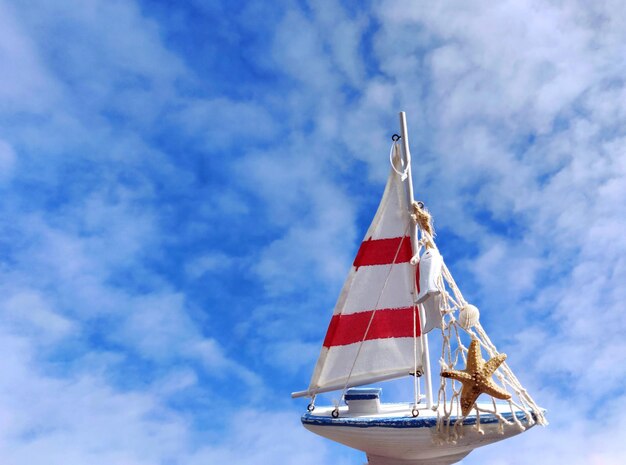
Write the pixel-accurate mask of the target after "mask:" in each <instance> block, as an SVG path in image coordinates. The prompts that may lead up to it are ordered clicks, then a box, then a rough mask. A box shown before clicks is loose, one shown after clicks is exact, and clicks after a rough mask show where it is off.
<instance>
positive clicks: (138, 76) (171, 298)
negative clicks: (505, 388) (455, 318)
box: [0, 0, 626, 464]
mask: <svg viewBox="0 0 626 465" xmlns="http://www.w3.org/2000/svg"><path fill="white" fill-rule="evenodd" d="M0 13H1V14H0V18H1V19H0V25H1V26H2V27H0V44H2V45H0V58H1V60H0V61H2V62H3V63H5V64H6V65H7V66H4V67H2V69H1V70H0V80H1V81H2V83H3V85H2V86H0V121H2V127H3V130H2V133H1V134H0V137H1V140H0V171H1V172H2V174H1V175H0V179H1V181H2V183H3V184H2V190H3V202H2V204H1V205H0V207H1V208H2V215H1V217H2V219H1V220H0V222H1V223H2V228H1V230H2V233H1V234H0V278H1V281H0V282H1V283H2V284H1V286H0V288H1V289H2V291H3V294H2V298H1V299H0V318H1V320H2V323H3V331H4V334H3V338H2V341H3V342H2V345H3V347H2V349H3V353H5V354H8V355H7V357H5V358H4V359H3V372H4V373H5V376H4V377H3V381H2V383H1V384H2V386H0V389H2V391H1V392H0V404H2V411H3V412H6V413H5V418H7V419H8V420H7V421H6V422H5V423H3V425H0V431H1V434H2V435H3V441H2V444H3V446H2V449H1V450H0V455H1V456H2V457H3V458H4V460H5V461H6V462H7V463H16V464H17V463H29V464H33V463H39V462H42V461H43V460H44V459H45V460H46V463H51V462H55V460H56V461H63V462H64V463H74V462H75V463H86V462H88V463H100V462H102V463H104V462H105V461H106V462H107V463H129V464H130V463H133V464H144V463H146V464H147V463H163V462H167V461H170V462H172V463H177V461H180V462H181V463H195V462H198V463H200V462H201V461H202V462H203V463H206V462H211V463H212V462H216V461H218V460H221V461H235V462H238V463H247V461H250V462H252V461H254V462H255V463H266V462H267V463H270V462H271V463H276V462H277V461H280V462H287V463H299V464H303V463H309V462H311V461H312V460H315V461H316V462H317V463H329V462H331V461H333V463H336V462H337V461H339V462H340V463H360V462H362V460H363V458H362V456H361V455H360V454H355V453H353V452H350V451H347V450H345V449H342V448H339V447H336V448H335V446H332V445H329V444H327V443H325V442H322V441H318V440H317V438H315V437H314V436H312V435H309V434H308V433H306V432H305V431H304V430H303V429H302V428H300V427H299V426H297V423H298V421H297V414H296V413H295V412H293V411H291V410H292V408H293V407H292V404H290V403H289V404H288V402H290V400H289V399H288V398H287V395H286V394H285V396H283V397H284V399H283V397H281V396H282V395H283V393H288V392H290V391H292V390H295V389H299V388H300V386H304V385H306V383H307V381H308V375H309V372H308V369H309V368H312V363H313V361H314V358H315V355H316V352H317V349H316V347H319V343H320V342H321V339H322V337H323V331H324V330H325V327H326V325H327V322H328V317H329V316H330V309H331V308H332V305H333V301H334V298H335V296H336V294H337V292H338V291H339V288H340V286H341V283H342V281H343V279H344V276H345V273H346V271H347V270H348V268H349V266H350V263H351V261H352V258H353V254H354V252H355V250H356V247H357V246H358V241H359V240H360V238H361V234H362V233H363V232H364V231H365V229H366V227H367V223H368V222H369V220H370V218H371V215H372V214H373V212H374V210H375V208H376V204H377V201H378V196H379V193H380V192H382V186H383V182H384V178H385V176H386V174H387V171H388V166H387V162H386V158H387V154H388V149H389V146H388V144H389V137H390V136H391V134H392V133H394V132H397V114H396V112H397V110H400V109H404V110H406V111H407V112H408V114H409V126H410V131H411V144H412V151H413V158H414V175H415V181H416V191H417V193H418V194H417V195H418V196H419V197H420V198H421V199H423V200H425V201H426V203H427V204H428V205H429V207H430V209H431V211H433V212H434V214H435V218H436V226H437V228H438V231H439V241H440V242H439V243H440V245H441V247H442V250H443V252H444V256H445V258H446V259H447V261H448V262H449V265H450V266H451V268H452V269H453V271H454V272H455V276H456V278H457V281H458V282H459V284H460V286H461V288H462V290H463V291H464V292H465V294H466V296H467V297H468V298H470V299H471V300H472V301H473V302H474V303H475V304H477V305H478V306H479V307H480V308H481V314H482V318H483V322H485V323H486V325H487V326H488V329H489V331H490V334H491V335H492V338H493V339H494V340H495V342H496V343H497V345H498V346H499V347H500V348H501V349H502V350H503V351H506V352H508V353H509V359H510V361H511V366H512V367H513V368H514V370H515V371H516V373H518V374H519V375H520V378H521V379H522V380H523V381H524V383H525V384H527V385H528V387H529V389H530V390H531V392H532V393H533V394H535V396H536V398H537V400H538V402H539V403H540V404H542V405H544V406H546V407H548V409H549V415H550V418H552V425H551V426H550V427H549V428H548V429H546V430H540V429H536V430H533V431H532V432H530V433H528V434H525V435H522V436H520V437H519V438H518V439H515V440H512V441H511V442H507V443H506V444H505V445H503V446H501V447H500V446H493V447H489V448H485V450H484V451H483V450H480V451H477V452H475V453H474V454H472V455H470V456H469V457H468V458H467V459H466V460H465V462H467V463H473V462H475V461H478V460H481V461H484V460H485V458H488V460H491V461H492V462H493V463H521V462H522V461H526V459H527V458H529V460H531V459H532V460H535V461H543V463H551V462H546V460H550V461H552V462H554V463H556V462H558V461H560V460H561V459H562V458H563V457H567V459H568V460H569V461H570V462H569V463H572V464H575V463H594V461H595V462H597V463H600V462H602V463H611V461H614V462H615V463H617V461H618V458H620V457H621V456H622V455H623V451H622V450H621V448H620V447H619V441H612V442H611V445H610V447H607V446H606V445H603V438H604V435H603V432H601V431H600V430H599V429H597V425H599V424H600V423H601V419H600V418H599V417H598V416H597V414H596V413H595V412H597V411H602V412H606V411H610V409H611V408H612V407H611V405H612V404H611V402H610V401H608V400H606V399H608V398H609V396H611V398H618V399H619V398H620V396H622V397H623V392H622V391H623V389H622V386H623V385H624V380H625V378H624V371H623V370H619V369H615V368H614V367H615V366H621V365H623V363H621V365H620V362H623V357H622V356H621V355H620V354H621V353H624V350H622V349H623V343H622V334H621V333H622V332H623V328H624V327H625V326H626V321H625V320H624V317H623V312H621V302H623V301H624V297H625V296H624V290H623V285H622V283H623V282H624V281H625V280H626V275H625V273H626V269H625V266H624V259H623V257H624V256H625V252H626V242H625V240H624V239H623V234H622V232H623V230H624V228H625V226H626V224H624V218H626V215H625V213H626V212H625V211H624V205H623V201H622V199H623V198H624V194H626V192H624V186H626V183H625V182H624V181H625V177H626V164H625V162H624V160H625V159H626V157H624V153H623V152H624V151H623V149H622V147H623V145H624V139H625V134H624V131H623V127H624V122H625V121H624V119H625V117H626V113H625V112H624V108H623V105H621V102H622V101H623V97H624V92H625V87H624V85H623V74H624V69H623V60H622V55H623V53H622V52H623V50H622V48H623V47H622V44H623V42H624V30H625V29H624V27H623V26H624V22H625V21H626V16H624V15H623V14H622V9H621V7H620V5H619V4H618V3H611V2H609V3H603V4H594V5H587V4H584V3H571V4H567V5H564V4H558V3H552V2H541V1H515V2H514V1H508V2H505V3H503V4H501V5H498V6H497V7H493V5H487V4H486V3H484V2H480V1H476V2H469V3H467V2H466V3H463V5H461V4H440V5H432V6H431V7H429V8H424V7H423V6H420V5H412V4H407V3H406V2H398V1H395V0H394V1H391V0H390V1H387V2H383V3H381V4H379V5H360V6H358V7H355V8H352V7H351V8H348V7H347V6H345V5H343V4H340V3H338V2H334V1H329V2H324V3H322V4H319V5H318V4H312V3H311V4H306V5H305V4H294V3H291V2H281V3H280V4H278V5H274V6H267V5H265V4H261V2H252V3H250V4H249V5H247V6H246V7H245V8H243V9H241V11H239V8H237V11H234V9H233V8H231V7H229V6H228V5H225V4H224V5H216V6H215V7H213V6H207V5H200V6H195V7H192V6H189V5H182V4H181V5H178V4H177V5H173V4H172V5H167V6H164V5H155V4H152V3H149V2H148V3H146V2H126V3H124V2H102V1H96V0H91V1H88V2H70V3H65V4H54V5H52V4H49V3H46V2H39V1H32V2H28V3H26V4H24V5H16V4H15V5H14V4H12V5H8V4H7V3H6V2H5V3H2V4H0ZM207 31H209V32H207ZM309 365H310V366H309ZM294 386H295V387H294ZM261 398H264V399H265V401H266V400H267V399H271V400H272V401H273V402H274V403H275V404H277V407H276V410H273V411H271V412H268V411H266V410H264V409H260V408H255V407H254V404H255V403H258V402H260V401H261ZM572 405H573V406H575V408H574V411H575V415H578V416H576V417H575V418H573V419H572V418H570V417H571V416H574V414H571V412H572V407H571V406H572ZM220 408H221V409H222V410H223V411H232V412H234V413H233V415H232V417H221V418H218V419H217V423H215V422H213V420H214V418H212V417H211V414H210V412H214V411H215V410H216V409H220ZM207 412H209V413H207ZM570 414H571V415H570ZM210 417H211V418H210ZM607 421H608V420H607ZM610 421H611V422H612V424H613V425H614V427H613V431H615V433H607V435H608V436H609V437H611V438H612V437H617V436H618V435H619V434H620V433H622V432H623V431H624V428H625V426H624V425H623V422H622V421H620V419H619V418H617V417H616V418H613V417H610ZM611 434H614V436H611ZM275 437H281V438H287V440H284V441H280V442H278V443H276V441H275V440H274V438H275ZM583 443H584V444H587V445H588V448H587V449H585V450H583V449H582V447H581V448H580V449H576V448H574V449H573V450H574V451H575V452H576V454H574V453H571V454H570V453H569V451H568V450H566V449H564V448H562V447H561V446H559V445H558V444H583ZM59 445H63V448H61V447H60V446H59ZM242 445H245V446H247V448H246V449H245V451H246V453H245V454H243V453H242V449H243V446H242ZM505 447H506V449H504V448H505ZM313 451H317V452H316V453H314V452H313ZM520 451H521V452H520ZM61 453H63V454H64V455H63V459H61V458H60V457H61V455H60V454H61ZM544 459H545V460H544ZM242 460H243V461H244V462H242ZM516 461H517V462H516Z"/></svg>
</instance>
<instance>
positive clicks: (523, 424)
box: [412, 202, 548, 442]
mask: <svg viewBox="0 0 626 465" xmlns="http://www.w3.org/2000/svg"><path fill="white" fill-rule="evenodd" d="M412 216H413V220H414V222H415V223H416V224H417V225H418V229H419V233H420V237H419V244H420V246H423V247H425V248H431V247H432V248H436V245H435V242H434V239H433V237H434V229H433V227H432V218H431V216H430V213H428V211H427V210H426V209H425V208H424V207H423V205H422V204H420V203H417V202H416V203H414V204H413V215H412ZM437 287H438V289H439V291H440V293H441V294H440V299H439V301H440V307H439V310H440V312H441V316H442V323H441V337H442V347H441V358H440V360H439V364H440V367H441V370H442V371H443V370H446V371H447V370H457V369H463V368H465V367H466V366H467V361H468V360H467V359H468V351H469V349H468V347H467V346H466V345H465V343H464V342H463V341H464V340H467V339H469V340H470V341H471V340H477V341H478V343H479V347H480V349H481V352H482V351H484V352H486V353H487V354H488V356H489V358H494V357H496V356H498V354H499V352H498V350H497V349H496V347H495V345H494V344H493V342H491V339H489V336H488V335H487V333H486V332H485V330H484V329H483V327H482V326H481V324H480V322H479V321H478V309H476V307H473V306H472V305H470V304H469V303H468V302H467V301H466V300H465V298H464V297H463V294H462V293H461V291H460V289H459V287H458V286H457V284H456V282H455V281H454V278H453V277H452V274H451V273H450V271H449V270H448V268H447V266H446V264H445V262H444V263H443V266H442V272H441V275H440V276H439V278H438V281H437ZM468 310H472V311H469V312H468ZM493 377H494V378H495V379H496V380H497V381H498V383H499V384H500V386H503V387H504V388H505V389H506V390H507V391H508V392H509V393H510V394H511V398H510V399H509V400H506V401H505V402H506V403H508V409H510V412H511V415H510V418H508V417H509V415H507V418H505V417H504V416H503V415H502V408H500V409H497V407H496V400H495V399H494V398H493V397H491V396H489V395H487V394H482V395H481V397H482V398H488V399H490V400H491V401H490V402H484V401H481V402H480V404H479V403H478V401H477V402H476V404H475V405H474V407H473V410H472V413H476V416H477V418H476V424H475V426H472V427H473V428H476V429H477V430H478V431H479V432H482V430H481V415H482V416H485V415H489V416H490V417H492V418H493V416H495V417H496V418H497V420H498V425H499V428H500V430H501V431H503V429H504V428H505V427H517V428H519V429H520V430H525V429H527V428H530V427H531V426H533V425H547V424H548V423H547V421H546V418H545V416H544V412H543V410H542V409H541V408H540V407H539V406H538V405H537V404H536V403H535V401H534V400H533V399H532V398H531V397H530V395H529V394H528V392H527V391H526V389H524V387H523V386H522V384H521V383H520V382H519V380H518V379H517V377H516V376H515V375H514V374H513V372H512V371H511V369H510V368H509V366H508V365H507V363H506V362H502V364H501V365H500V366H499V367H498V368H497V369H496V371H495V372H494V374H493ZM440 379H441V381H440V385H439V390H438V393H437V398H436V399H435V404H434V407H433V409H436V411H437V433H438V436H439V438H438V439H439V441H442V442H454V441H456V440H457V439H458V438H459V437H462V436H463V428H464V425H463V421H464V419H465V416H463V415H461V410H462V409H461V391H462V388H463V385H462V384H461V383H460V382H459V381H456V380H454V379H450V378H446V377H444V376H441V377H440ZM501 402H502V401H500V402H499V404H500V405H502V404H501ZM518 411H521V412H522V413H523V415H520V418H518V416H517V415H516V412H518ZM465 427H467V426H465Z"/></svg>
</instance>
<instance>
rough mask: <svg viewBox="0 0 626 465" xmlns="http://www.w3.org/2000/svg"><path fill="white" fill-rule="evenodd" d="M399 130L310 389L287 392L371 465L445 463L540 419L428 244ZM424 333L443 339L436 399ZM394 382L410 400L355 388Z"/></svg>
mask: <svg viewBox="0 0 626 465" xmlns="http://www.w3.org/2000/svg"><path fill="white" fill-rule="evenodd" d="M400 126H401V133H402V137H400V136H394V138H393V145H392V148H391V153H390V157H389V158H390V163H391V172H390V174H389V178H388V180H387V185H386V187H385V192H384V194H383V197H382V200H381V202H380V205H379V207H378V211H377V212H376V215H375V216H374V219H373V221H372V223H371V225H370V227H369V229H368V231H367V233H366V235H365V239H364V240H363V242H362V243H361V246H360V248H359V251H358V253H357V255H356V258H355V259H354V263H353V266H352V269H351V270H350V273H349V274H348V277H347V279H346V282H345V284H344V286H343V289H342V291H341V294H340V295H339V299H338V301H337V304H336V306H335V310H334V312H333V316H332V318H331V321H330V325H329V327H328V331H327V333H326V337H325V339H324V342H323V344H322V350H321V354H320V357H319V359H318V361H317V364H316V366H315V369H314V372H313V376H312V379H311V383H310V385H309V388H308V389H307V390H305V391H301V392H296V393H293V394H292V396H293V397H305V396H306V397H310V398H311V403H310V404H309V406H308V408H307V410H308V411H307V413H305V414H304V415H303V417H302V423H303V424H304V426H305V427H306V428H307V429H309V430H311V431H313V432H314V433H317V434H319V435H321V436H324V437H327V438H329V439H332V440H334V441H337V442H340V443H343V444H345V445H348V446H350V447H353V448H355V449H359V450H362V451H364V452H365V453H366V454H367V458H368V461H369V463H370V464H371V465H417V464H451V463H455V462H457V461H459V460H461V459H462V458H463V457H465V456H466V455H467V454H469V453H470V452H471V451H472V450H473V449H475V448H477V447H479V446H483V445H486V444H490V443H493V442H496V441H500V440H502V439H506V438H508V437H511V436H514V435H516V434H519V433H520V432H522V431H525V430H527V429H528V428H530V427H532V426H534V425H536V424H542V425H543V424H546V420H545V418H544V412H543V410H542V409H541V408H539V407H538V406H537V404H535V402H534V401H533V400H532V398H531V397H530V396H529V395H528V393H527V392H526V390H525V389H524V388H523V387H522V385H521V384H520V383H519V381H518V380H517V378H516V377H515V375H514V374H513V373H512V372H511V370H510V369H509V367H508V366H507V364H506V362H505V361H504V360H505V358H506V355H504V354H500V353H498V351H497V350H496V348H495V346H494V345H493V344H492V343H491V341H490V340H489V337H488V336H487V334H486V333H485V331H484V330H483V328H482V326H481V325H480V322H479V312H478V309H477V308H476V307H474V306H473V305H470V304H469V303H468V302H466V301H465V299H464V298H463V295H462V294H461V291H460V290H459V288H458V286H457V285H456V283H455V282H454V279H453V278H452V275H451V274H450V272H449V270H448V269H447V267H446V265H445V263H444V260H443V258H442V256H441V254H440V253H439V251H438V249H437V246H436V244H435V242H434V239H433V230H432V226H431V222H430V215H429V214H428V212H427V211H426V209H425V208H424V207H423V205H422V204H421V203H418V202H415V201H414V198H413V184H412V178H411V165H410V152H409V143H408V136H407V129H406V118H405V115H404V112H402V113H400ZM400 141H401V142H402V146H401V145H400V143H399V142H400ZM433 329H436V331H433V332H432V333H431V335H432V334H437V335H438V336H439V337H440V338H441V357H440V365H441V367H440V370H438V375H439V376H438V377H437V378H438V380H439V388H438V391H437V393H436V395H433V391H432V387H431V385H432V380H431V377H432V375H431V364H430V358H429V345H428V336H429V335H428V334H427V333H428V332H429V331H431V330H433ZM484 354H486V356H487V360H484V359H483V355H484ZM401 377H409V378H410V377H412V379H413V391H414V395H413V399H412V402H408V403H404V404H385V403H381V402H380V392H381V389H379V388H371V387H370V388H363V387H358V386H364V385H368V384H372V383H376V382H380V381H384V380H390V379H395V378H401ZM422 384H423V386H422ZM422 389H423V390H424V395H422V394H421V391H422ZM330 391H338V392H339V393H340V397H341V400H342V401H344V402H345V403H346V404H347V405H345V406H343V405H339V403H337V404H336V405H330V406H327V407H321V406H316V405H315V397H316V396H317V395H318V394H320V393H324V392H330Z"/></svg>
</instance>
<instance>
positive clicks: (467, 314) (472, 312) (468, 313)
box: [458, 304, 480, 329]
mask: <svg viewBox="0 0 626 465" xmlns="http://www.w3.org/2000/svg"><path fill="white" fill-rule="evenodd" d="M479 318H480V312H479V311H478V308H476V307H475V306H474V305H471V304H467V305H466V306H464V307H463V308H462V309H461V310H460V311H459V318H458V321H459V324H460V325H461V327H462V328H464V329H470V328H471V327H472V326H476V325H477V324H478V319H479Z"/></svg>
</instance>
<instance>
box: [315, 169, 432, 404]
mask: <svg viewBox="0 0 626 465" xmlns="http://www.w3.org/2000/svg"><path fill="white" fill-rule="evenodd" d="M403 182H406V181H403V180H402V179H401V176H400V175H399V174H398V173H397V172H396V171H395V170H391V173H390V175H389V178H388V180H387V185H386V187H385V192H384V194H383V198H382V200H381V202H380V205H379V207H378V211H377V212H376V215H375V216H374V219H373V221H372V224H371V225H370V227H369V229H368V231H367V234H366V235H365V238H364V240H363V242H362V243H361V246H360V248H359V251H358V253H357V255H356V258H355V259H354V263H353V266H352V269H351V270H350V273H349V275H348V278H347V279H346V282H345V284H344V286H343V289H342V291H341V294H340V295H339V299H338V301H337V304H336V306H335V310H334V312H333V316H332V319H331V322H330V325H329V327H328V331H327V334H326V338H325V339H324V344H323V346H322V351H321V354H320V357H319V359H318V361H317V365H316V367H315V370H314V372H313V377H312V379H311V383H310V385H309V389H308V393H309V395H314V394H315V393H318V392H324V391H329V390H334V389H342V388H343V387H350V386H357V385H362V384H367V383H370V382H374V381H378V380H382V379H391V378H395V377H401V376H406V375H408V374H409V373H411V372H414V371H415V370H416V369H417V370H421V369H422V353H421V347H422V344H421V342H420V340H419V337H420V317H419V310H418V308H417V306H416V305H415V304H414V296H415V286H416V283H415V279H416V275H415V273H416V269H415V266H414V265H411V264H410V260H411V257H412V256H413V250H412V246H411V237H410V234H412V231H411V228H414V226H413V224H412V221H411V219H410V216H409V209H408V201H407V194H406V191H405V189H404V186H403Z"/></svg>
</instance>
